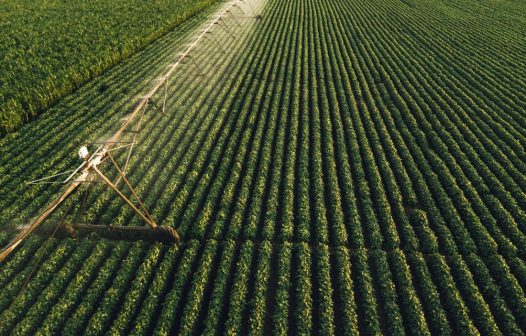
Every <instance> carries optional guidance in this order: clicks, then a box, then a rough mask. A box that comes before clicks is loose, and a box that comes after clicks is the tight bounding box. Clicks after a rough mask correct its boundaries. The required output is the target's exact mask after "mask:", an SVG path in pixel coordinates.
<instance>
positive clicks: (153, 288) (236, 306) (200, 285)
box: [0, 240, 525, 335]
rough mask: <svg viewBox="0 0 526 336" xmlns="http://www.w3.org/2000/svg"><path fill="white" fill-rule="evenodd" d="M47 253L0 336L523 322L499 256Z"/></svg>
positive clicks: (431, 330) (316, 249) (215, 247)
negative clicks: (6, 335)
mask: <svg viewBox="0 0 526 336" xmlns="http://www.w3.org/2000/svg"><path fill="white" fill-rule="evenodd" d="M55 251H56V252H54V253H53V254H52V255H51V256H50V257H49V258H47V259H46V260H45V261H44V262H42V264H41V265H39V267H37V268H36V270H35V274H34V276H33V277H32V278H31V279H30V280H29V281H28V284H27V289H26V290H25V291H23V292H22V294H21V296H20V297H19V298H18V299H17V300H16V301H15V302H14V303H13V306H11V307H9V309H5V308H6V307H4V310H3V311H2V312H1V313H0V314H1V316H2V318H3V321H4V323H2V332H3V333H9V332H16V333H19V334H34V333H35V332H36V333H38V334H46V333H49V332H54V333H66V334H75V333H76V332H78V331H80V330H83V332H85V333H87V334H101V333H105V332H110V333H111V332H119V333H132V334H144V333H146V332H155V333H159V334H173V333H179V334H194V333H199V332H205V331H206V332H207V333H208V332H209V333H227V334H238V333H243V334H265V333H268V332H271V331H272V332H275V333H277V334H283V333H286V332H293V333H295V332H297V333H309V332H316V333H318V332H319V333H323V334H327V335H330V334H341V333H345V334H356V333H358V332H363V333H366V334H379V333H383V332H389V333H404V332H406V333H409V334H427V335H430V334H435V333H450V332H453V333H469V334H477V333H481V334H493V335H495V334H503V335H512V334H521V327H520V326H521V325H523V323H524V317H525V316H524V314H523V312H522V310H521V307H523V305H524V292H523V291H522V289H521V286H520V285H519V284H518V283H517V280H515V278H514V277H513V276H512V275H511V274H510V272H509V269H508V268H507V267H506V266H505V265H504V263H503V259H502V257H500V256H498V255H492V256H489V257H488V261H486V262H485V261H483V259H481V257H479V256H477V255H475V254H470V255H467V256H463V257H461V256H458V255H455V256H442V255H440V254H436V253H434V254H422V253H420V252H404V251H402V250H399V249H396V250H393V251H390V252H388V253H387V252H384V251H369V250H366V249H358V250H350V249H348V248H345V247H337V248H330V247H329V246H327V245H324V244H318V245H315V246H310V245H308V244H306V243H294V244H292V243H282V244H278V245H274V244H270V243H269V242H268V241H262V242H259V243H254V242H252V241H244V242H234V241H231V240H227V241H224V242H218V241H215V240H209V241H206V242H205V243H200V242H197V241H195V240H190V241H188V242H186V243H184V244H182V245H181V246H180V247H179V248H177V247H170V246H163V245H159V244H153V245H152V244H146V243H127V242H109V241H105V240H102V241H100V242H98V243H97V244H94V243H92V242H91V241H88V240H85V241H84V242H83V243H81V244H78V243H77V242H75V241H72V240H64V241H61V242H59V243H58V245H57V247H56V249H55ZM110 251H111V252H112V253H111V255H110V256H109V257H107V258H104V256H105V255H108V253H109V252H110ZM83 260H85V261H83ZM27 267H28V268H29V267H31V266H30V265H28V266H27ZM522 276H523V277H524V274H522ZM110 279H113V280H111V283H109V281H110ZM523 279H524V278H523ZM23 280H24V278H23V277H20V278H15V279H13V280H12V281H11V282H12V283H16V282H20V281H23ZM11 286H13V285H11V284H5V285H4V286H2V293H4V289H7V288H10V287H11ZM95 302H99V303H98V304H96V305H95V304H94V303H95ZM51 306H53V309H50V308H51ZM46 307H47V308H46Z"/></svg>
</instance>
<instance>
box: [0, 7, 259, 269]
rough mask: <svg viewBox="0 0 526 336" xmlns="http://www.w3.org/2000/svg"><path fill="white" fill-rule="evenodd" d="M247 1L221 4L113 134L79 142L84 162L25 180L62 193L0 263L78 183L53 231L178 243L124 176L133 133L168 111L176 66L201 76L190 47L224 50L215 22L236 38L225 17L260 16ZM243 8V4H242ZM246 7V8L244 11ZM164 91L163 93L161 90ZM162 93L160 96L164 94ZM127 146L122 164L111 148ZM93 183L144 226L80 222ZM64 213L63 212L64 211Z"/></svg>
mask: <svg viewBox="0 0 526 336" xmlns="http://www.w3.org/2000/svg"><path fill="white" fill-rule="evenodd" d="M248 1H249V0H235V1H232V2H229V3H227V4H225V7H224V9H223V10H222V11H221V12H220V13H219V14H218V15H217V16H216V17H215V18H214V19H213V20H212V21H210V23H209V24H207V25H206V27H205V29H204V30H203V31H201V33H200V34H199V35H198V36H197V37H196V38H195V40H194V41H193V42H192V43H190V44H189V45H188V47H187V48H186V50H185V51H184V52H183V53H182V54H181V55H180V56H179V57H178V58H177V61H176V62H175V63H172V64H170V66H169V67H168V70H167V71H166V73H165V74H164V75H163V76H162V77H161V78H160V79H159V81H158V82H157V83H156V84H155V85H154V86H153V88H152V89H151V90H150V91H149V92H148V93H147V94H146V95H145V96H143V97H141V98H140V100H139V101H138V103H137V104H136V105H135V107H134V108H133V110H132V111H131V112H130V113H129V114H128V115H127V116H126V117H125V118H123V122H122V124H121V126H120V127H119V129H118V130H117V131H116V132H115V133H114V134H113V135H112V136H111V137H109V139H108V140H106V141H103V142H98V143H94V144H98V145H99V147H98V148H97V149H96V150H95V152H93V153H92V154H90V153H89V151H88V149H87V147H86V146H82V147H81V148H80V150H79V153H78V154H79V157H80V158H81V159H82V160H83V162H82V164H81V165H80V166H78V167H77V168H76V169H74V170H71V171H66V172H63V173H60V174H55V175H52V176H48V177H44V178H41V179H38V180H35V181H31V182H28V184H42V183H58V184H64V185H66V187H65V188H64V189H63V190H62V192H61V193H60V195H59V196H58V197H56V198H55V199H54V200H53V201H52V202H51V203H50V204H49V205H48V206H47V207H46V208H45V209H44V210H43V211H42V212H41V213H40V214H39V215H38V216H37V217H36V218H35V219H33V221H32V222H31V223H30V224H28V225H27V226H24V227H22V228H19V229H18V230H19V231H18V233H17V235H16V236H15V237H14V238H13V240H12V241H11V242H10V243H9V244H8V245H7V246H6V247H5V248H4V249H3V250H2V251H1V252H0V262H2V261H3V260H5V258H7V256H8V255H9V254H10V253H11V252H12V251H13V250H14V249H15V248H16V247H17V246H18V245H19V244H20V243H21V242H22V241H23V240H24V239H25V238H26V237H27V236H28V235H29V234H31V233H32V232H34V231H35V230H36V229H37V228H38V227H39V226H40V225H41V224H42V223H43V222H44V221H45V220H46V218H48V217H49V216H51V215H52V214H53V213H54V212H55V211H56V210H57V208H58V207H59V206H60V205H61V204H63V203H64V202H65V200H66V199H68V198H69V196H71V195H72V194H73V193H74V191H76V190H77V189H78V188H79V186H81V185H83V184H86V185H87V188H86V190H85V191H84V197H83V200H82V204H81V205H80V208H79V212H78V214H77V216H76V218H75V220H74V221H73V223H65V222H64V221H63V219H64V218H65V215H64V217H63V219H62V220H59V221H58V223H57V224H56V227H55V230H53V231H52V232H53V233H52V235H55V233H57V231H58V229H60V231H61V232H63V233H64V232H66V233H67V234H68V235H71V236H76V235H77V233H78V232H94V231H104V232H105V233H110V234H112V233H120V234H121V235H125V236H126V235H127V238H128V239H130V238H131V239H133V238H135V237H139V239H150V240H157V241H162V242H168V243H178V242H179V234H178V233H177V231H176V230H175V228H173V227H172V226H167V225H166V226H165V225H163V226H159V225H157V223H156V222H155V219H154V218H153V217H152V216H151V215H150V213H149V212H148V210H147V209H146V206H145V204H144V202H142V201H141V199H140V197H139V195H138V194H137V192H136V191H135V189H134V188H133V187H132V185H131V184H130V181H129V180H128V179H127V178H126V173H127V168H128V163H129V160H130V156H131V154H132V151H133V149H134V147H135V145H136V144H137V135H138V134H139V133H140V131H141V125H142V121H143V116H144V114H145V112H146V111H147V110H148V109H149V108H151V107H153V108H155V110H157V111H158V112H160V113H162V114H163V115H166V113H165V106H166V100H167V95H168V94H167V92H168V85H169V82H170V77H171V75H172V73H173V72H174V71H175V69H176V68H177V67H178V66H179V65H181V64H186V63H187V62H186V61H187V60H190V61H191V63H192V64H193V65H194V66H195V67H196V68H197V70H198V71H199V75H200V76H204V73H203V72H202V71H201V68H200V67H199V65H198V64H197V61H196V60H195V59H194V58H193V57H192V54H191V53H192V51H193V50H194V49H195V47H196V46H197V45H198V43H199V41H201V40H203V39H207V40H210V41H213V42H214V43H215V44H216V45H217V47H218V48H219V49H221V52H222V53H225V50H224V49H223V48H222V46H221V44H220V43H219V41H218V40H217V39H216V38H215V37H214V36H213V29H214V27H216V26H218V27H220V29H222V30H224V31H225V32H226V33H227V35H229V36H230V37H231V38H235V36H234V31H233V29H232V25H228V24H227V22H226V19H227V18H230V19H232V20H233V21H234V23H235V25H236V26H238V27H240V26H241V25H240V23H239V20H238V19H241V18H254V19H257V20H259V19H261V16H260V15H257V14H256V13H255V11H254V8H253V7H252V5H251V4H250V3H249V2H248ZM244 7H245V8H244ZM246 11H249V12H250V13H249V14H247V13H246ZM163 91H164V93H162V92H163ZM159 93H161V95H162V96H161V99H163V101H162V104H157V103H156V102H155V101H154V100H153V97H154V96H159ZM163 96H164V98H163ZM123 149H124V150H126V153H125V158H126V161H125V163H124V165H123V166H122V168H121V166H119V164H118V163H117V161H116V159H115V157H114V156H113V154H112V153H113V152H115V151H117V150H123ZM106 162H110V163H111V165H110V167H112V168H114V169H115V173H116V175H117V179H116V180H115V181H112V180H111V179H110V178H109V177H108V176H107V175H106V174H104V173H103V172H102V171H101V169H100V167H101V166H102V165H103V164H104V163H106ZM64 175H67V177H66V179H64V180H62V181H56V178H57V177H59V176H64ZM121 181H123V183H124V185H125V186H126V187H128V189H129V191H130V192H131V197H128V196H127V195H125V194H124V193H123V189H122V188H119V184H120V182H121ZM95 183H102V184H105V185H107V186H108V187H109V188H110V189H112V190H113V191H114V192H115V193H116V194H117V195H118V196H119V197H120V198H121V199H122V200H123V201H124V202H125V203H126V204H127V205H128V206H129V207H130V208H131V209H132V210H133V211H134V212H135V213H136V214H137V215H138V216H139V218H140V219H141V220H142V221H143V222H144V223H146V226H122V225H100V224H99V225H96V224H81V223H78V220H79V219H80V218H81V217H82V214H83V212H84V211H85V205H86V204H85V203H86V200H87V198H88V195H89V193H90V191H91V189H92V188H91V187H92V186H93V185H94V184H95ZM66 212H67V211H66Z"/></svg>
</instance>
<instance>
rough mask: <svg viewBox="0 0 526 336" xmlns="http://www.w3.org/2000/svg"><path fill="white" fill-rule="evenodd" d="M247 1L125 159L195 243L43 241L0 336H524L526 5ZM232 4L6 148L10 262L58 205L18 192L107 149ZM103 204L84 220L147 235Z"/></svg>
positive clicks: (78, 95) (13, 275) (2, 276)
mask: <svg viewBox="0 0 526 336" xmlns="http://www.w3.org/2000/svg"><path fill="white" fill-rule="evenodd" d="M250 3H251V4H252V6H253V8H254V10H255V12H257V13H261V15H262V19H261V20H256V19H253V18H246V17H244V18H239V19H234V18H232V17H225V23H226V24H227V25H228V27H230V28H229V29H230V30H225V29H220V27H215V28H214V33H213V34H214V37H215V38H216V39H217V41H218V42H219V43H217V44H215V43H213V42H212V41H203V43H202V44H200V45H199V47H198V49H197V50H196V52H195V54H194V55H193V57H194V60H195V61H196V63H197V64H198V65H199V69H197V68H196V67H194V66H193V65H192V64H191V63H187V65H186V66H185V67H183V68H182V69H180V70H178V72H177V74H176V75H175V76H174V79H173V82H171V84H170V89H169V90H168V99H167V102H166V111H167V115H163V114H161V113H156V112H155V110H154V109H152V110H151V111H149V112H148V113H147V115H146V118H145V120H144V123H143V127H144V129H143V131H141V133H140V137H139V141H138V145H137V146H136V149H135V152H134V154H133V156H132V157H131V160H130V165H129V167H130V169H129V171H128V175H127V176H128V178H129V180H130V181H131V183H132V184H133V185H134V186H136V188H137V191H138V193H139V194H140V195H141V197H142V198H143V200H144V201H145V204H146V207H147V208H148V209H149V210H150V212H151V214H152V215H153V217H155V219H156V220H157V222H158V223H162V224H164V225H171V226H173V227H175V228H176V229H177V230H178V232H179V234H180V235H181V242H180V243H179V245H168V244H161V243H154V242H145V241H123V240H109V239H103V238H100V237H97V236H89V237H87V238H83V239H71V238H68V239H56V238H44V237H42V236H39V235H31V236H29V238H28V239H26V240H25V241H24V242H23V243H22V245H21V246H20V247H19V248H17V249H16V251H15V252H14V253H12V254H11V255H10V256H9V257H8V259H7V260H5V262H3V263H2V264H0V334H2V335H8V334H16V335H50V334H65V335H79V334H86V335H101V334H112V335H113V334H122V335H143V334H158V335H175V334H181V335H189V334H227V335H247V334H249V335H262V334H289V335H305V334H321V335H356V334H363V335H381V334H389V335H404V334H409V335H524V334H525V332H526V295H525V291H526V151H525V145H526V76H525V72H526V67H525V66H524V65H525V64H526V43H525V42H526V40H525V36H526V3H524V2H520V1H492V0H482V1H479V2H473V1H467V0H450V1H440V2H439V1H431V0H423V1H420V0H419V1H416V0H403V1H400V0H290V1H280V0H252V1H250ZM224 5H225V4H224V3H218V4H215V5H212V6H211V7H209V8H208V9H206V10H204V11H202V12H200V13H199V14H197V15H195V16H193V17H192V18H191V19H190V20H187V21H185V22H184V23H182V24H181V25H180V26H178V27H177V28H176V29H175V30H173V31H171V32H169V33H167V34H166V35H164V36H162V37H160V38H159V39H157V40H156V41H155V42H153V43H151V44H150V45H148V46H146V47H145V48H144V49H142V50H141V51H139V52H138V53H135V54H133V55H131V56H130V57H129V58H127V59H126V60H124V61H123V62H121V63H119V64H118V65H116V66H115V67H113V68H112V69H110V70H108V71H106V72H104V73H103V74H102V75H100V76H98V77H96V78H95V79H93V80H91V81H89V82H88V83H86V84H85V85H83V86H82V87H80V88H79V89H78V90H77V91H75V92H74V93H72V94H70V95H68V96H66V97H65V98H63V99H61V100H59V101H58V102H57V104H56V105H54V106H53V107H52V108H50V109H48V110H46V111H45V113H43V114H42V115H41V117H40V118H38V119H36V120H35V121H33V122H31V123H28V124H27V125H26V126H24V127H23V128H22V129H21V130H20V131H19V132H16V133H12V134H9V135H7V136H5V137H4V138H2V139H0V158H1V159H0V227H2V228H5V230H4V231H5V232H1V233H0V242H1V243H2V245H3V244H5V243H7V242H8V241H9V239H10V238H11V237H12V236H13V235H12V233H11V232H9V230H8V229H9V228H12V227H15V226H20V225H25V224H26V223H28V222H29V221H30V220H31V218H33V217H34V216H36V215H37V214H38V213H39V210H41V209H43V208H44V207H45V206H46V205H47V204H48V203H49V202H50V201H51V200H52V199H53V196H55V195H56V194H57V193H58V192H59V191H60V190H61V188H60V187H61V186H57V185H36V186H28V185H25V184H24V182H25V181H29V180H32V179H36V178H38V177H41V176H43V175H46V174H51V173H54V172H59V171H63V170H66V169H69V168H71V167H72V166H73V167H74V166H75V165H77V164H78V163H79V161H78V159H77V157H76V156H77V150H78V148H79V147H80V146H81V145H84V144H89V143H90V142H94V141H99V140H101V139H105V138H107V137H108V136H111V134H113V132H114V131H115V129H116V128H117V127H118V125H119V122H120V120H121V119H122V118H123V117H124V116H125V115H126V114H127V112H129V111H130V109H131V108H133V106H134V104H136V102H137V99H138V98H139V97H141V95H143V94H144V93H145V92H147V91H148V89H149V88H151V87H152V85H154V84H155V79H156V78H159V76H161V75H162V74H163V73H164V72H165V71H166V68H167V66H168V65H169V64H170V63H171V62H173V60H174V58H175V57H176V56H177V55H178V54H179V53H181V52H182V51H183V50H184V49H185V46H186V45H187V44H188V43H189V42H191V41H192V40H193V38H194V37H195V35H196V34H197V33H198V32H200V31H201V30H200V29H202V27H203V25H204V24H205V23H206V22H207V20H208V19H209V18H210V17H211V16H213V15H214V14H216V13H217V12H218V11H220V10H221V8H222V6H224ZM238 25H239V26H238ZM231 33H232V35H234V36H231ZM199 72H203V73H204V76H203V77H200V76H197V75H198V74H199ZM101 87H103V88H104V90H103V92H101ZM88 146H89V147H90V149H93V147H94V145H88ZM116 155H117V154H116ZM117 156H118V155H117ZM118 158H119V157H118ZM120 159H122V155H121V157H120ZM112 177H116V176H115V175H113V176H112ZM94 190H95V192H92V193H91V194H90V196H89V198H88V199H87V200H86V202H87V203H86V204H87V205H88V207H87V209H86V213H85V214H83V218H82V222H85V223H97V224H120V225H141V221H140V220H139V219H138V218H136V216H135V215H134V213H133V212H132V211H131V210H130V208H129V207H127V206H126V205H124V204H123V202H122V201H121V200H119V199H117V198H116V197H115V196H114V193H113V192H112V191H111V190H108V189H107V188H105V187H104V186H102V185H100V186H95V187H94ZM78 203H79V202H78V198H77V199H75V198H71V199H69V200H68V201H67V202H66V204H64V205H63V209H61V210H60V211H59V212H57V213H56V214H55V215H54V216H53V217H52V218H50V219H49V220H48V223H47V224H46V225H50V226H52V225H54V224H56V223H57V222H60V221H63V220H65V221H69V220H71V219H72V217H74V210H76V209H77V208H78V207H79V205H78ZM71 209H72V210H71Z"/></svg>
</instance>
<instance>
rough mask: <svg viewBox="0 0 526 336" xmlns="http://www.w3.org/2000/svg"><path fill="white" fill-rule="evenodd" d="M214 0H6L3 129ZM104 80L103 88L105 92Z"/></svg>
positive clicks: (0, 38)
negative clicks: (55, 0)
mask: <svg viewBox="0 0 526 336" xmlns="http://www.w3.org/2000/svg"><path fill="white" fill-rule="evenodd" d="M212 3H214V0H199V1H193V0H182V1H155V2H152V3H149V2H141V1H97V2H96V3H83V2H81V1H63V2H48V1H29V2H27V1H26V2H20V1H4V2H2V4H1V5H0V21H1V22H2V23H3V24H2V30H1V33H0V55H2V57H0V69H2V73H1V74H0V135H3V134H5V133H7V132H12V131H14V130H16V129H17V128H19V127H20V126H21V125H22V124H24V123H27V122H28V121H30V120H32V119H34V118H35V116H36V115H37V114H39V113H41V112H42V111H44V110H45V109H46V108H48V107H50V106H51V105H53V104H54V103H55V102H56V101H57V100H58V99H59V98H62V97H64V96H65V95H67V94H69V93H71V92H72V91H73V90H74V89H76V88H78V87H79V86H80V85H82V84H84V83H86V82H87V81H88V80H90V79H92V78H94V77H95V76H97V75H99V74H101V73H102V72H103V71H105V70H107V69H108V68H110V67H112V66H114V65H115V64H117V63H118V62H120V61H122V60H123V59H125V58H127V57H129V56H130V55H132V54H133V53H134V52H136V51H137V50H139V49H141V48H143V47H145V46H146V45H148V44H149V43H151V42H152V41H154V40H155V39H157V38H159V37H160V36H161V35H163V34H165V33H166V32H168V31H170V30H171V29H173V28H174V27H175V26H177V25H179V24H181V22H183V21H184V20H186V19H188V18H189V17H190V16H192V15H194V14H195V13H197V12H198V11H200V10H202V9H204V8H206V7H208V6H209V5H211V4H212ZM106 89H107V87H106V86H100V87H99V90H100V91H101V94H104V91H106Z"/></svg>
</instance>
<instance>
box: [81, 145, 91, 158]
mask: <svg viewBox="0 0 526 336" xmlns="http://www.w3.org/2000/svg"><path fill="white" fill-rule="evenodd" d="M88 155H89V151H88V148H87V147H86V146H82V147H80V149H79V158H80V159H82V160H86V159H87V158H88Z"/></svg>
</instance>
